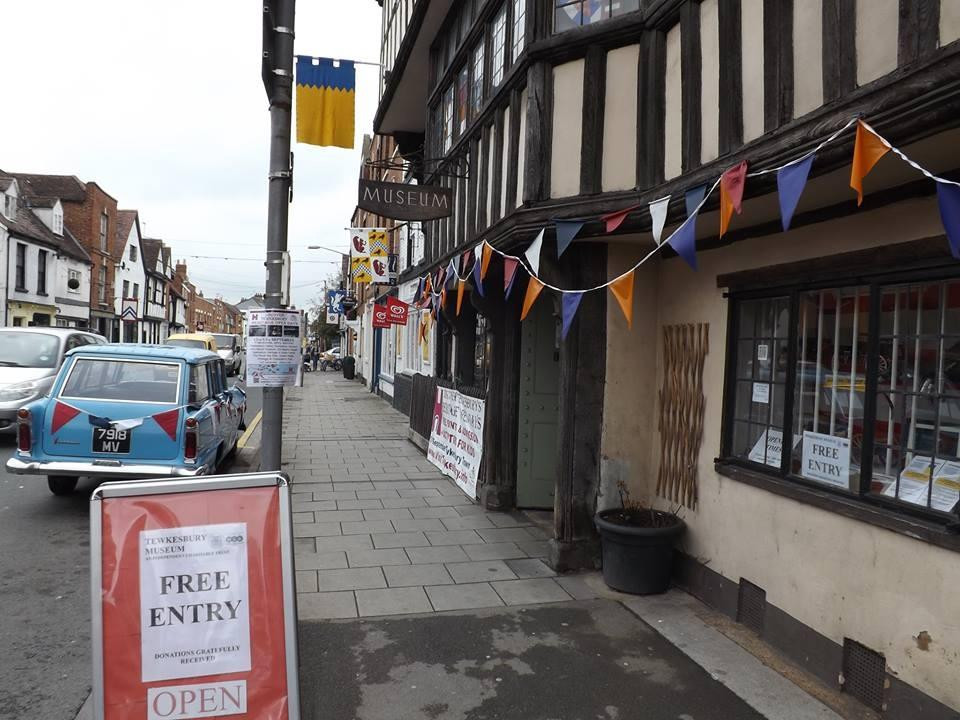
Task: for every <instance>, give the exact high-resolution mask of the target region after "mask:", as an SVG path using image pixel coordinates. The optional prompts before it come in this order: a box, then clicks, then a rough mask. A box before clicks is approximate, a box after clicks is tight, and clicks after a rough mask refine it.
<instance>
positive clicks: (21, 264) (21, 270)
mask: <svg viewBox="0 0 960 720" xmlns="http://www.w3.org/2000/svg"><path fill="white" fill-rule="evenodd" d="M14 279H15V282H16V286H17V290H26V289H27V246H26V245H24V244H23V243H17V274H16V277H15V278H14Z"/></svg>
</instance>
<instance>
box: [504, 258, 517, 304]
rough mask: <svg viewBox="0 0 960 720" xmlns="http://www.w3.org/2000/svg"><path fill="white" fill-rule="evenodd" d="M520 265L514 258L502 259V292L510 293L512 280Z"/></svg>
mask: <svg viewBox="0 0 960 720" xmlns="http://www.w3.org/2000/svg"><path fill="white" fill-rule="evenodd" d="M519 264H520V263H519V262H517V261H516V260H515V259H514V258H509V257H505V258H504V259H503V292H504V294H507V295H508V294H509V293H510V286H511V285H513V279H514V277H516V275H517V266H518V265H519Z"/></svg>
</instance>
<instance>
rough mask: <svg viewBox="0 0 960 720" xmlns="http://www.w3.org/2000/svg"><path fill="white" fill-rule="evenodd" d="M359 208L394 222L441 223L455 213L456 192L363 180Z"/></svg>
mask: <svg viewBox="0 0 960 720" xmlns="http://www.w3.org/2000/svg"><path fill="white" fill-rule="evenodd" d="M357 207H358V208H360V209H362V210H369V211H370V212H372V213H375V214H377V215H380V216H381V217H387V218H391V219H394V220H439V219H440V218H445V217H449V216H450V214H451V213H452V212H453V190H451V189H450V188H443V187H439V186H430V185H408V184H406V183H392V182H380V181H379V180H366V179H364V178H361V179H360V187H359V193H358V197H357Z"/></svg>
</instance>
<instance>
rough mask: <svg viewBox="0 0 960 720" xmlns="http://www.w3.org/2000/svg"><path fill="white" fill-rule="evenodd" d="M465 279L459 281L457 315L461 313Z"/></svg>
mask: <svg viewBox="0 0 960 720" xmlns="http://www.w3.org/2000/svg"><path fill="white" fill-rule="evenodd" d="M466 284H467V283H466V281H465V280H458V281H457V315H458V316H459V315H460V306H461V305H463V288H464V287H465V286H466Z"/></svg>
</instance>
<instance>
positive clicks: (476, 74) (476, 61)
mask: <svg viewBox="0 0 960 720" xmlns="http://www.w3.org/2000/svg"><path fill="white" fill-rule="evenodd" d="M471 65H472V66H473V92H472V98H473V114H474V115H476V114H477V113H478V112H480V108H481V107H483V38H481V39H480V42H478V43H477V46H476V47H475V48H474V49H473V53H472V55H471Z"/></svg>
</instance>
